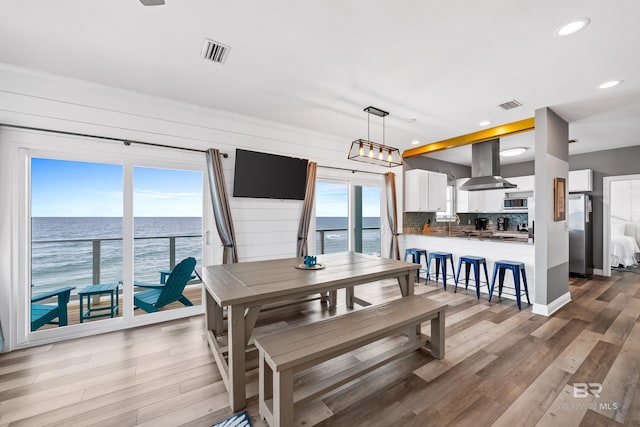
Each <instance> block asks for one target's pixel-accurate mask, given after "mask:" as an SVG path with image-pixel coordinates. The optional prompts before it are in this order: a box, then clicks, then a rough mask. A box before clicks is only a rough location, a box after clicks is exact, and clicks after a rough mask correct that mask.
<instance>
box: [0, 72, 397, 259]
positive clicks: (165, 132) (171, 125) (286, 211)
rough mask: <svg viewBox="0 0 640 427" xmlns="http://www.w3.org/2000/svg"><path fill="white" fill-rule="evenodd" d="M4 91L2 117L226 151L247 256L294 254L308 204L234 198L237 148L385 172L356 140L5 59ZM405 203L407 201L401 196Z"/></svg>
mask: <svg viewBox="0 0 640 427" xmlns="http://www.w3.org/2000/svg"><path fill="white" fill-rule="evenodd" d="M0 93H1V94H2V96H1V97H0V122H5V123H12V124H18V125H23V126H34V127H43V128H51V129H59V130H66V131H72V132H80V133H87V134H97V135H105V136H111V137H116V138H123V139H132V140H141V141H149V142H156V143H159V144H171V145H176V146H183V147H191V148H197V149H207V148H210V147H213V148H218V149H219V150H221V151H223V152H227V153H228V154H229V158H227V159H223V160H222V163H223V168H224V176H225V181H226V187H227V191H228V194H229V196H230V205H231V209H232V215H233V217H234V225H235V230H236V234H237V237H238V253H239V258H240V260H241V261H248V260H255V259H271V258H274V257H278V256H294V255H295V249H296V239H297V229H298V221H299V218H300V214H301V210H302V201H291V200H287V201H281V200H269V199H248V198H234V197H232V196H231V195H232V194H233V176H234V168H235V149H236V148H242V149H247V150H254V151H261V152H268V153H273V154H279V155H287V156H293V157H301V158H306V159H309V160H311V161H316V162H318V163H319V164H320V165H331V166H337V167H344V168H357V169H361V170H370V171H376V172H385V171H386V169H384V168H378V167H375V166H369V165H366V164H361V163H358V164H354V162H352V161H349V160H347V156H346V153H347V150H348V148H349V144H350V142H351V139H353V137H351V138H348V137H336V136H333V135H328V134H322V133H319V132H315V131H310V130H306V129H300V128H296V127H293V126H289V125H285V124H281V123H275V122H269V121H265V120H261V119H256V118H252V117H246V116H242V115H238V114H234V113H229V112H225V111H219V110H213V109H206V108H202V107H199V106H194V105H189V104H185V103H181V102H176V101H171V100H167V99H162V98H157V97H152V96H147V95H142V94H139V93H135V92H131V91H127V90H123V89H118V88H112V87H107V86H103V85H97V84H92V83H87V82H81V81H76V80H73V79H68V78H63V77H60V76H54V75H49V74H45V73H40V72H33V71H30V70H26V69H22V68H19V67H14V66H10V65H6V64H3V65H0ZM363 126H364V117H363ZM356 136H357V135H356ZM79 143H80V144H81V140H80V141H79ZM122 149H123V150H125V149H126V147H124V146H123V147H122ZM203 161H204V156H203ZM396 170H397V171H398V172H397V173H396V180H397V185H398V189H397V194H398V195H401V194H402V191H400V189H401V188H402V187H401V186H402V173H401V171H400V169H396ZM318 175H319V176H321V177H344V178H351V176H352V174H351V173H350V172H342V171H332V170H327V169H324V170H323V169H319V173H318ZM372 177H374V176H373V175H369V176H366V178H367V179H372ZM378 179H380V180H382V178H381V177H378ZM398 205H399V206H402V200H399V204H398ZM399 211H400V212H401V209H399ZM206 231H209V235H210V237H212V244H219V242H218V238H217V232H216V229H215V224H206V225H205V232H206ZM310 238H311V239H313V236H310ZM218 262H219V260H218Z"/></svg>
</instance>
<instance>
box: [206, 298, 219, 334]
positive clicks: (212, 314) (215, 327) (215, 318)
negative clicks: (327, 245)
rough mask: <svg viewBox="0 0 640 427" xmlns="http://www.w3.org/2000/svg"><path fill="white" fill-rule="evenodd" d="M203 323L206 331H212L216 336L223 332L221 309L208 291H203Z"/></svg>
mask: <svg viewBox="0 0 640 427" xmlns="http://www.w3.org/2000/svg"><path fill="white" fill-rule="evenodd" d="M205 297H206V302H205V324H206V325H207V330H208V331H213V335H215V336H216V338H218V337H220V336H222V334H223V333H224V316H223V309H222V307H220V306H219V305H218V303H217V302H216V300H214V299H213V297H212V296H211V294H210V293H209V292H205Z"/></svg>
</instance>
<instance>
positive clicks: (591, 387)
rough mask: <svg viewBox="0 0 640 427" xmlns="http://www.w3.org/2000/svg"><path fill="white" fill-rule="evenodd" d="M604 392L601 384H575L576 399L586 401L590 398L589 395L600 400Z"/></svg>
mask: <svg viewBox="0 0 640 427" xmlns="http://www.w3.org/2000/svg"><path fill="white" fill-rule="evenodd" d="M601 391H602V384H600V383H573V397H574V398H576V399H584V398H586V397H589V393H591V394H593V396H594V397H596V398H599V397H600V392H601Z"/></svg>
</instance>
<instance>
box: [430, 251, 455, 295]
mask: <svg viewBox="0 0 640 427" xmlns="http://www.w3.org/2000/svg"><path fill="white" fill-rule="evenodd" d="M432 259H435V260H436V282H437V281H438V278H439V275H440V266H442V284H443V285H444V290H445V291H446V290H447V277H451V278H452V279H453V280H454V282H455V281H456V276H455V274H456V269H455V267H454V265H453V254H451V253H450V252H438V251H435V252H429V260H428V261H427V276H426V278H427V280H431V277H432V276H433V275H432V274H431V260H432ZM447 259H448V260H449V261H450V262H451V274H447Z"/></svg>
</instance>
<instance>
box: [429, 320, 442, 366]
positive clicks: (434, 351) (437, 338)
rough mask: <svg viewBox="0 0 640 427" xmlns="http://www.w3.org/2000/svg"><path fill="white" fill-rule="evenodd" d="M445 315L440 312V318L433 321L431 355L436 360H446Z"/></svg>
mask: <svg viewBox="0 0 640 427" xmlns="http://www.w3.org/2000/svg"><path fill="white" fill-rule="evenodd" d="M444 313H445V310H441V311H439V312H438V317H436V318H434V319H431V355H432V356H433V357H435V358H436V359H443V358H444Z"/></svg>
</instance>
